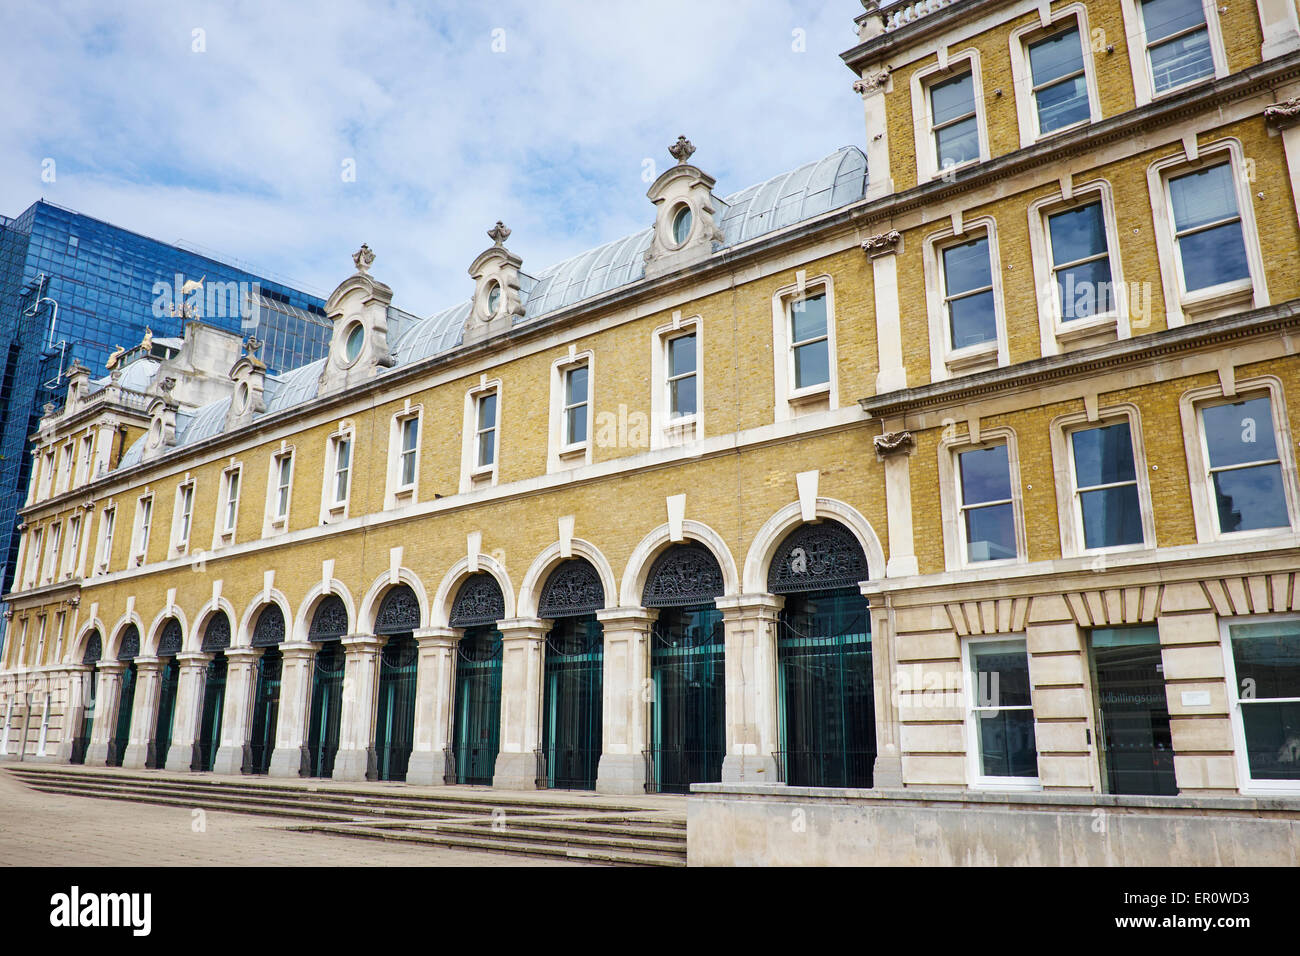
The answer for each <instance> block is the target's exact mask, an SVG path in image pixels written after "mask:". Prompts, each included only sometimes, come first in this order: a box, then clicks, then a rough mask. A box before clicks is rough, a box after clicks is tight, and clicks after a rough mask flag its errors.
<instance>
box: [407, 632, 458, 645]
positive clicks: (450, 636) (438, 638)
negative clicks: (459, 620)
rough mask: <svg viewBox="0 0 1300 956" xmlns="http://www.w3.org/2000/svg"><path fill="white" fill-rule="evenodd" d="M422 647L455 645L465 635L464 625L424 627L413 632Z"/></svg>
mask: <svg viewBox="0 0 1300 956" xmlns="http://www.w3.org/2000/svg"><path fill="white" fill-rule="evenodd" d="M413 633H414V637H415V640H416V643H418V644H419V645H420V646H421V647H454V646H455V645H456V644H458V643H459V642H460V639H461V638H462V637H464V636H465V629H464V628H463V627H422V628H420V629H419V630H417V631H415V632H413Z"/></svg>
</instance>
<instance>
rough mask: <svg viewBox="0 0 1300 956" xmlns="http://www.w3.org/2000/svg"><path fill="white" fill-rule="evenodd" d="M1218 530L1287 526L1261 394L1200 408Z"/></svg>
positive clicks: (1269, 412) (1268, 411)
mask: <svg viewBox="0 0 1300 956" xmlns="http://www.w3.org/2000/svg"><path fill="white" fill-rule="evenodd" d="M1201 423H1202V426H1203V428H1204V431H1205V451H1206V454H1207V457H1208V459H1209V474H1210V481H1211V483H1212V484H1213V486H1214V504H1215V513H1216V514H1217V516H1218V521H1219V532H1220V533H1221V534H1227V533H1230V532H1233V531H1253V530H1255V529H1257V528H1284V527H1287V526H1289V525H1290V523H1291V519H1290V516H1289V515H1288V513H1287V506H1286V494H1285V492H1284V491H1283V488H1282V463H1281V461H1280V459H1279V458H1278V453H1277V441H1276V437H1275V435H1274V431H1273V409H1272V404H1271V403H1270V401H1269V399H1268V397H1267V396H1263V395H1261V396H1260V397H1258V398H1251V399H1247V400H1245V401H1241V402H1233V403H1232V404H1230V405H1208V406H1206V407H1204V408H1202V409H1201Z"/></svg>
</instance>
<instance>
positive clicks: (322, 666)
mask: <svg viewBox="0 0 1300 956" xmlns="http://www.w3.org/2000/svg"><path fill="white" fill-rule="evenodd" d="M343 662H344V654H343V644H342V643H341V642H340V641H325V642H324V643H322V644H321V645H320V649H319V650H318V651H317V652H316V663H315V666H314V667H313V668H312V676H311V718H310V720H309V722H308V724H307V750H308V763H309V767H310V769H309V773H310V774H311V776H313V777H328V776H331V775H332V774H333V773H334V755H335V754H336V753H338V749H339V719H340V716H341V714H342V711H343Z"/></svg>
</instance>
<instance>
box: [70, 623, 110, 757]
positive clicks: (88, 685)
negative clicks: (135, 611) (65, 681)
mask: <svg viewBox="0 0 1300 956" xmlns="http://www.w3.org/2000/svg"><path fill="white" fill-rule="evenodd" d="M103 653H104V643H103V641H102V640H101V638H100V636H99V632H98V631H92V632H91V634H90V637H88V638H87V639H86V652H85V653H84V654H83V655H82V657H81V663H82V666H84V667H89V668H90V671H89V673H87V674H86V676H85V678H84V683H83V684H82V695H81V733H80V734H79V735H78V736H77V737H76V738H74V739H73V741H72V754H71V755H70V757H69V762H70V763H78V764H84V763H85V762H86V751H87V750H88V749H89V747H90V732H91V731H92V730H93V729H94V727H95V696H96V694H98V692H99V687H98V684H99V669H98V668H97V667H96V666H95V665H96V664H98V663H99V659H100V657H101V656H102V655H103Z"/></svg>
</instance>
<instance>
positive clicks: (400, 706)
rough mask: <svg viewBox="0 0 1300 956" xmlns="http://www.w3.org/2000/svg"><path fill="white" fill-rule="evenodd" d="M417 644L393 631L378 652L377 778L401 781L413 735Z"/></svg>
mask: <svg viewBox="0 0 1300 956" xmlns="http://www.w3.org/2000/svg"><path fill="white" fill-rule="evenodd" d="M418 659H419V654H418V646H417V645H416V643H415V638H414V637H412V636H411V635H410V634H394V635H392V636H391V637H389V639H388V643H387V644H385V645H384V649H383V650H382V651H380V653H379V701H378V706H377V707H376V712H375V760H376V765H377V767H376V769H377V773H378V779H380V780H405V779H406V767H407V764H408V763H409V762H410V760H411V743H412V741H413V740H414V738H415V679H416V666H417V661H418Z"/></svg>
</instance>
